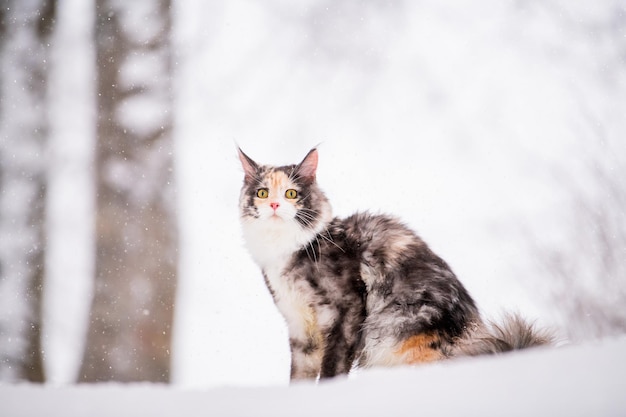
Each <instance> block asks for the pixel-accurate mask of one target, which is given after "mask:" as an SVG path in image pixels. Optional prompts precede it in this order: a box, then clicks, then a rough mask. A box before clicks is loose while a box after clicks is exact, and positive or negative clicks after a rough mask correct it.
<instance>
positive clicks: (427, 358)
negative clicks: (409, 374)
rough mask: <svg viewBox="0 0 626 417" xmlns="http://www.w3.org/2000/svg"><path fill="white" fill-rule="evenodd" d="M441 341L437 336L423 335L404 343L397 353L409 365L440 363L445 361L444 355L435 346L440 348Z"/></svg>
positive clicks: (410, 338)
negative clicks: (439, 361)
mask: <svg viewBox="0 0 626 417" xmlns="http://www.w3.org/2000/svg"><path fill="white" fill-rule="evenodd" d="M440 341H441V340H440V339H439V336H438V335H436V334H432V333H421V334H418V335H415V336H411V337H409V338H408V339H406V340H405V341H404V342H402V344H401V345H400V347H399V348H398V350H396V352H395V353H396V355H399V356H402V357H403V361H404V362H405V363H407V364H409V365H415V364H419V363H428V362H434V361H438V360H440V359H443V358H444V355H443V353H442V352H441V350H439V349H437V348H435V347H433V346H439V345H440Z"/></svg>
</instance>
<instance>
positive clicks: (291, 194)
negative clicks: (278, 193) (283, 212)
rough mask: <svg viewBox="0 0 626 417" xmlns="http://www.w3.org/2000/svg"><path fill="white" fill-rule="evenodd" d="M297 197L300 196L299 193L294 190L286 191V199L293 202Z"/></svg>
mask: <svg viewBox="0 0 626 417" xmlns="http://www.w3.org/2000/svg"><path fill="white" fill-rule="evenodd" d="M297 196H298V192H297V191H296V190H294V189H289V190H287V191H285V197H287V198H288V199H290V200H293V199H294V198H296V197H297Z"/></svg>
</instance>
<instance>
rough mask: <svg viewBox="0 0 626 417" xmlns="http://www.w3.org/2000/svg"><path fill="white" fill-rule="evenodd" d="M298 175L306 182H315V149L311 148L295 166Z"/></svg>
mask: <svg viewBox="0 0 626 417" xmlns="http://www.w3.org/2000/svg"><path fill="white" fill-rule="evenodd" d="M297 170H298V176H299V177H300V178H301V179H303V180H305V181H306V182H309V183H313V182H315V173H316V172H317V149H315V148H313V149H311V150H310V151H309V153H308V154H307V155H306V156H305V157H304V159H303V160H302V162H300V164H299V165H298V167H297Z"/></svg>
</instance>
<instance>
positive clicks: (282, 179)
mask: <svg viewBox="0 0 626 417" xmlns="http://www.w3.org/2000/svg"><path fill="white" fill-rule="evenodd" d="M268 180H269V183H270V188H271V189H272V190H274V191H279V190H281V189H283V188H285V187H286V186H287V183H288V182H289V178H288V177H287V175H285V174H284V173H283V172H272V173H271V174H269V175H268Z"/></svg>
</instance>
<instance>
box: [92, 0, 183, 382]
mask: <svg viewBox="0 0 626 417" xmlns="http://www.w3.org/2000/svg"><path fill="white" fill-rule="evenodd" d="M170 26H171V23H170V3H169V0H159V1H152V0H134V1H129V2H119V1H109V0H97V1H96V29H95V33H96V55H97V68H98V70H97V71H98V87H97V88H98V125H97V149H96V172H97V174H96V175H97V189H96V190H97V191H96V193H97V201H96V205H97V213H96V265H95V268H96V277H95V280H96V281H95V289H94V291H95V294H94V300H93V304H92V310H91V317H90V319H91V321H90V329H89V332H88V338H87V347H86V351H85V356H84V359H83V364H82V368H81V373H80V379H81V380H82V381H103V380H117V381H161V382H167V381H169V377H170V343H171V327H172V319H173V303H174V293H175V288H176V264H177V233H176V219H175V216H174V209H173V207H174V204H175V199H174V195H173V192H174V191H173V178H172V163H173V158H172V150H173V149H172V148H173V144H172V117H171V104H172V100H171V94H170V93H171V86H170V83H171V76H170V72H171V63H170Z"/></svg>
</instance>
